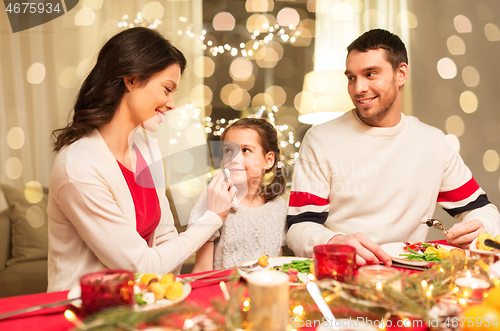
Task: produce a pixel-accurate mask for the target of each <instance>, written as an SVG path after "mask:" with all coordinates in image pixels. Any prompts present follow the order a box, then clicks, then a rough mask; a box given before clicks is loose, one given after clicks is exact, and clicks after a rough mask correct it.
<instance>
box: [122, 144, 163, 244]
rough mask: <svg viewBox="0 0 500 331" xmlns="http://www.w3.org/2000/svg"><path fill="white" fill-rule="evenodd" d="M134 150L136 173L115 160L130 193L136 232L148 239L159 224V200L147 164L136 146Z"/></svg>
mask: <svg viewBox="0 0 500 331" xmlns="http://www.w3.org/2000/svg"><path fill="white" fill-rule="evenodd" d="M135 152H136V155H137V166H136V174H134V173H133V172H132V171H130V170H129V169H127V168H125V167H124V166H123V165H122V164H121V163H120V162H119V161H118V160H117V162H118V165H119V166H120V169H121V170H122V173H123V176H124V177H125V180H126V181H127V185H128V188H129V189H130V193H131V194H132V200H133V201H134V207H135V218H136V228H137V232H138V233H139V234H140V235H141V237H142V238H144V240H148V239H149V237H150V236H151V234H153V231H154V230H155V229H156V227H157V226H158V224H160V218H161V209H160V202H159V201H158V195H157V193H156V188H155V186H154V183H153V177H152V176H151V172H150V171H149V168H148V164H147V163H146V161H145V160H144V158H143V157H142V154H141V153H140V152H139V150H138V149H137V148H135Z"/></svg>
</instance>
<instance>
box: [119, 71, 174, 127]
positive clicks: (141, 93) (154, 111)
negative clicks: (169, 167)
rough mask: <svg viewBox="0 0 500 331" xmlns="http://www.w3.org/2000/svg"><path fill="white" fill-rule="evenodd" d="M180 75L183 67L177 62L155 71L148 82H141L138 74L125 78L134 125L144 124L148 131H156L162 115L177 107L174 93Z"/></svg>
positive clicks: (125, 99) (125, 98)
mask: <svg viewBox="0 0 500 331" xmlns="http://www.w3.org/2000/svg"><path fill="white" fill-rule="evenodd" d="M180 77H181V69H180V67H179V65H178V64H177V63H175V64H172V65H170V66H168V67H167V68H166V69H164V70H163V71H160V72H157V73H155V74H154V75H153V76H151V78H150V79H149V80H148V81H147V82H141V81H140V80H139V78H137V77H136V76H132V77H126V78H125V79H124V81H125V85H126V86H127V88H128V91H129V93H126V94H125V96H124V101H125V104H126V106H127V108H128V109H129V113H130V119H131V120H132V121H133V122H134V126H138V125H144V127H145V128H146V129H147V130H148V131H151V132H154V131H156V129H157V128H158V124H160V123H161V122H162V116H164V115H165V113H166V112H167V111H169V110H172V109H174V108H175V103H174V97H173V93H174V92H175V91H176V90H177V86H179V81H180Z"/></svg>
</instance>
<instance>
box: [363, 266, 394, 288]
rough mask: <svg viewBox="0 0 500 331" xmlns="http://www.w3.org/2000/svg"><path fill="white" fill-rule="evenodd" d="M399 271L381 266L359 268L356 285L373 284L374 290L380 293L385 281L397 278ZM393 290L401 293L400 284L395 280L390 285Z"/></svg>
mask: <svg viewBox="0 0 500 331" xmlns="http://www.w3.org/2000/svg"><path fill="white" fill-rule="evenodd" d="M398 275H399V271H398V270H397V269H394V268H390V267H386V266H383V265H370V266H364V267H361V268H359V270H358V276H357V280H358V283H371V284H374V285H375V287H376V289H377V290H379V291H381V290H382V288H383V287H384V285H385V284H386V283H387V281H389V280H391V279H395V278H397V276H398ZM390 286H391V287H392V288H393V289H395V290H398V291H401V282H400V281H399V280H395V281H394V282H392V283H391V285H390Z"/></svg>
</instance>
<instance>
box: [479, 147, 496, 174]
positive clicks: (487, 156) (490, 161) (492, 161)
mask: <svg viewBox="0 0 500 331" xmlns="http://www.w3.org/2000/svg"><path fill="white" fill-rule="evenodd" d="M499 165H500V157H499V156H498V153H497V151H495V150H493V149H489V150H487V151H486V152H485V153H484V156H483V166H484V169H485V170H486V171H488V172H495V171H497V169H498V166H499Z"/></svg>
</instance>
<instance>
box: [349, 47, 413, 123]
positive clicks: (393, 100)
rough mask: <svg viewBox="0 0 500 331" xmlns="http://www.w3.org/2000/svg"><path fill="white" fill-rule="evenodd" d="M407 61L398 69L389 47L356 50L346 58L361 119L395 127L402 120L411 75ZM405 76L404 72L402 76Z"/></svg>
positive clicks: (357, 111)
mask: <svg viewBox="0 0 500 331" xmlns="http://www.w3.org/2000/svg"><path fill="white" fill-rule="evenodd" d="M407 69H408V67H407V66H406V64H405V63H402V64H401V65H400V68H398V69H397V70H394V69H393V68H392V65H391V63H390V62H389V61H388V60H387V50H385V49H381V48H379V49H374V50H368V51H367V52H360V51H357V50H353V51H351V52H350V53H349V55H348V56H347V60H346V71H345V73H346V76H347V79H348V81H349V83H348V88H347V90H348V92H349V95H350V96H351V99H352V102H353V104H354V106H355V107H356V113H357V114H358V116H359V118H360V119H361V120H362V121H363V122H365V123H366V124H368V125H370V126H378V127H391V126H395V125H397V124H398V123H399V120H400V119H401V94H402V89H401V87H402V86H403V84H404V82H405V81H406V78H407ZM402 75H404V77H403V79H402Z"/></svg>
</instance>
